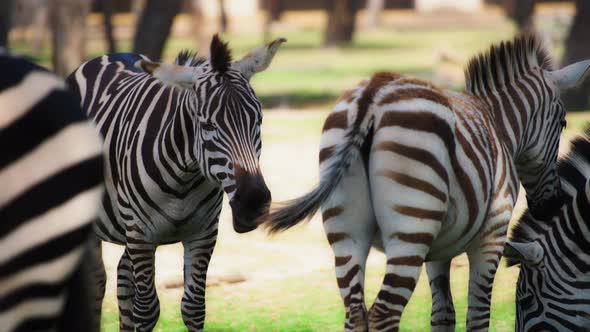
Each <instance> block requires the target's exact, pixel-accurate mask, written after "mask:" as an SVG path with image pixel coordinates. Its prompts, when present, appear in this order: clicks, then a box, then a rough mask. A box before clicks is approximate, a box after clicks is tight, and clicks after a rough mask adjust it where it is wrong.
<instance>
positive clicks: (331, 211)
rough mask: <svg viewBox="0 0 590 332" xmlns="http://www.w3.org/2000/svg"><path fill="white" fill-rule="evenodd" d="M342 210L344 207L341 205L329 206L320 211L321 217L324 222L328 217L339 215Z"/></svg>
mask: <svg viewBox="0 0 590 332" xmlns="http://www.w3.org/2000/svg"><path fill="white" fill-rule="evenodd" d="M342 211H344V208H343V207H341V206H336V207H333V208H329V209H327V210H325V211H323V212H322V219H323V220H324V222H326V221H327V220H328V219H330V218H332V217H336V216H338V215H340V213H342Z"/></svg>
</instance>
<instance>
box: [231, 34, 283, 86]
mask: <svg viewBox="0 0 590 332" xmlns="http://www.w3.org/2000/svg"><path fill="white" fill-rule="evenodd" d="M286 41H287V39H285V38H278V39H275V40H273V41H272V42H270V43H268V44H266V45H263V46H260V47H258V48H256V49H254V50H253V51H251V52H250V53H248V54H246V55H245V56H244V57H243V58H241V59H240V60H237V61H234V63H232V65H231V66H232V68H233V69H236V70H237V71H239V72H240V73H242V75H244V76H245V77H246V78H247V79H248V80H250V78H251V77H252V76H254V74H256V73H258V72H260V71H263V70H265V69H266V68H267V67H268V65H270V62H271V61H272V58H273V57H274V56H275V54H276V53H277V50H278V49H279V46H281V44H282V43H284V42H286Z"/></svg>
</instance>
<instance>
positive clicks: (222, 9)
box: [219, 0, 227, 32]
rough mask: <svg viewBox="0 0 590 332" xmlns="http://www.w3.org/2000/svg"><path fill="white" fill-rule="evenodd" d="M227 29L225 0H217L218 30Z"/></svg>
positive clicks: (223, 30) (224, 30)
mask: <svg viewBox="0 0 590 332" xmlns="http://www.w3.org/2000/svg"><path fill="white" fill-rule="evenodd" d="M226 31H227V12H226V10H225V0H219V32H226Z"/></svg>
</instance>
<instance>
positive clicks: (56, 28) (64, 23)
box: [49, 0, 90, 76]
mask: <svg viewBox="0 0 590 332" xmlns="http://www.w3.org/2000/svg"><path fill="white" fill-rule="evenodd" d="M89 10H90V1H87V0H49V25H50V27H51V32H52V46H53V50H52V60H53V70H54V71H55V72H56V73H57V74H58V75H61V76H67V75H69V74H70V73H71V72H72V71H73V70H74V69H76V67H78V66H79V65H80V64H81V63H82V62H83V61H84V57H85V55H86V44H85V41H86V38H85V37H86V36H85V31H86V17H87V16H88V12H89Z"/></svg>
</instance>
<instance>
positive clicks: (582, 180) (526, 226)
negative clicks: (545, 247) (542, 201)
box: [510, 125, 590, 242]
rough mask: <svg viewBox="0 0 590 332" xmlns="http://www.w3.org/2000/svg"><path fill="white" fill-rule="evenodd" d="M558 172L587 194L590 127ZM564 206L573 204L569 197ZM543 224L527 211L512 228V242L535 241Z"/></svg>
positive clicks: (567, 155) (573, 143)
mask: <svg viewBox="0 0 590 332" xmlns="http://www.w3.org/2000/svg"><path fill="white" fill-rule="evenodd" d="M557 172H558V174H559V177H560V178H561V179H563V180H565V181H567V182H568V183H569V184H571V185H572V186H573V187H574V188H575V190H576V192H581V193H585V190H586V182H588V181H589V180H590V125H588V126H587V127H586V130H585V131H584V135H580V136H578V137H576V138H575V139H574V140H573V141H572V142H571V149H570V151H569V152H568V153H567V154H566V155H565V156H563V157H561V158H560V159H559V163H558V167H557ZM564 204H572V202H571V197H567V198H566V200H565V201H564ZM558 222H560V223H565V222H567V221H566V220H561V219H560V220H559V221H558ZM570 222H573V220H570ZM585 222H586V223H588V226H589V227H590V220H585ZM541 224H543V225H546V224H547V221H540V220H536V219H535V218H533V217H532V216H531V215H530V213H529V211H528V209H527V210H525V211H524V213H523V214H522V216H521V217H520V218H519V219H518V221H517V222H516V224H515V225H514V227H513V228H512V233H511V235H510V241H514V242H527V241H531V240H534V239H535V238H536V237H537V235H539V233H538V232H542V229H543V227H541V226H543V225H541ZM544 228H546V226H545V227H544ZM536 230H538V231H536Z"/></svg>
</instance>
